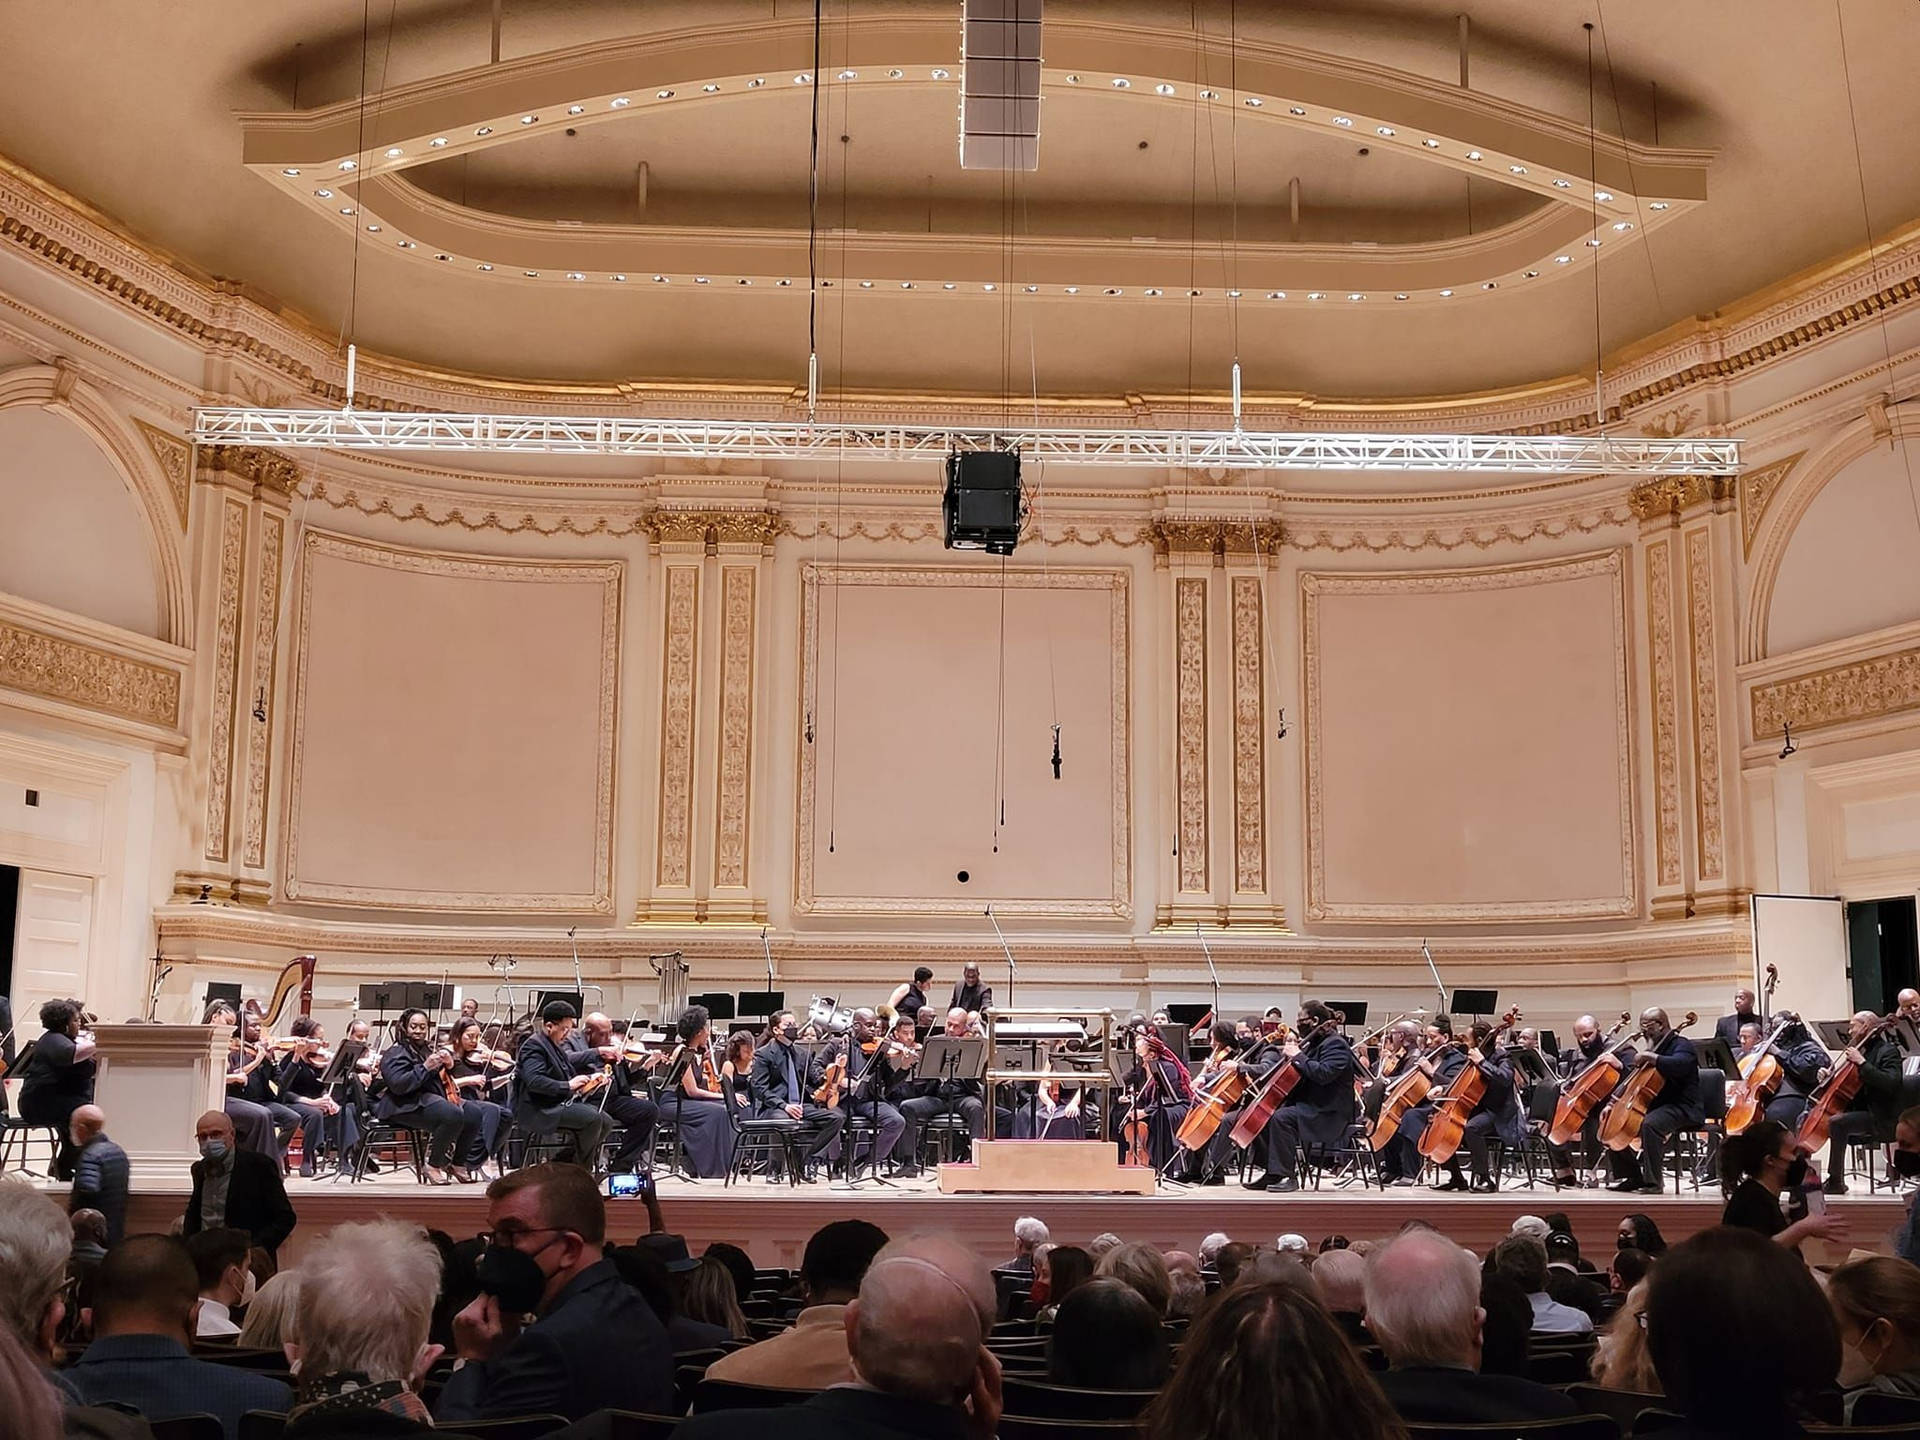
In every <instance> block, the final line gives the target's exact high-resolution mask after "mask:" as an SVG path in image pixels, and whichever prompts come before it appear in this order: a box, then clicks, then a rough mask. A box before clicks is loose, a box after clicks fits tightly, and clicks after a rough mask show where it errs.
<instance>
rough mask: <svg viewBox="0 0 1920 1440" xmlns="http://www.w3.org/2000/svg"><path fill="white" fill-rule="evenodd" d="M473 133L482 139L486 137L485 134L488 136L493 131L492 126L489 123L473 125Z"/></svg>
mask: <svg viewBox="0 0 1920 1440" xmlns="http://www.w3.org/2000/svg"><path fill="white" fill-rule="evenodd" d="M473 133H474V134H475V135H476V136H478V137H479V138H480V139H482V140H484V139H486V138H487V136H489V135H491V134H492V133H493V126H491V125H476V126H475V127H474V130H473Z"/></svg>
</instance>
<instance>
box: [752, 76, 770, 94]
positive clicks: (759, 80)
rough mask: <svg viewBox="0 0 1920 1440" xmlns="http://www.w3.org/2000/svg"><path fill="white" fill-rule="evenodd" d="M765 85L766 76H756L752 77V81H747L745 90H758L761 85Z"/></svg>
mask: <svg viewBox="0 0 1920 1440" xmlns="http://www.w3.org/2000/svg"><path fill="white" fill-rule="evenodd" d="M766 83H767V77H766V76H764V75H756V76H754V77H753V79H751V80H749V81H747V89H749V90H758V89H759V88H760V87H761V86H762V85H764V84H766Z"/></svg>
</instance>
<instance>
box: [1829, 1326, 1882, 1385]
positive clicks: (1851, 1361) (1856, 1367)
mask: <svg viewBox="0 0 1920 1440" xmlns="http://www.w3.org/2000/svg"><path fill="white" fill-rule="evenodd" d="M1871 1344H1872V1342H1871V1341H1869V1340H1868V1339H1867V1337H1866V1335H1864V1334H1863V1335H1861V1337H1860V1339H1859V1340H1858V1341H1852V1340H1848V1341H1844V1342H1842V1344H1841V1346H1840V1373H1839V1374H1838V1375H1837V1376H1835V1377H1834V1378H1835V1380H1836V1382H1837V1383H1838V1384H1839V1386H1840V1388H1841V1389H1842V1390H1850V1389H1853V1388H1854V1387H1856V1386H1860V1385H1865V1384H1866V1383H1867V1382H1868V1381H1869V1380H1871V1379H1873V1377H1874V1373H1875V1371H1874V1366H1875V1364H1876V1362H1877V1361H1878V1360H1879V1359H1881V1358H1884V1352H1882V1351H1878V1350H1876V1351H1875V1352H1874V1356H1873V1358H1871V1359H1870V1358H1868V1354H1867V1351H1868V1347H1869V1346H1870V1345H1871Z"/></svg>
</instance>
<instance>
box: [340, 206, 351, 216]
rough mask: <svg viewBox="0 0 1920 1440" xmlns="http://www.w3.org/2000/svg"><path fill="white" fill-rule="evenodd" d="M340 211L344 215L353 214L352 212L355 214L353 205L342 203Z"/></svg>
mask: <svg viewBox="0 0 1920 1440" xmlns="http://www.w3.org/2000/svg"><path fill="white" fill-rule="evenodd" d="M340 213H341V214H342V215H351V214H353V206H351V205H342V206H341V207H340Z"/></svg>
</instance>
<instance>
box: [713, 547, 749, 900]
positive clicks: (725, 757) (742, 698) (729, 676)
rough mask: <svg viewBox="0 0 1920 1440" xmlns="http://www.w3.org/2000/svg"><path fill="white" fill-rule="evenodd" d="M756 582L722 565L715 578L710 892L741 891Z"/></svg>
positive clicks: (744, 571)
mask: <svg viewBox="0 0 1920 1440" xmlns="http://www.w3.org/2000/svg"><path fill="white" fill-rule="evenodd" d="M757 579H758V571H757V570H756V569H755V567H753V566H751V565H728V566H726V567H725V568H724V569H723V570H722V571H721V572H720V776H719V794H718V796H717V803H716V804H715V807H714V808H715V812H716V815H717V824H716V827H715V833H714V842H713V883H714V884H715V885H716V886H720V885H728V886H735V887H740V888H744V887H745V886H746V883H747V847H748V843H749V835H750V830H749V825H748V817H749V814H750V804H749V802H750V799H751V794H750V789H749V787H750V784H751V781H752V776H753V652H754V644H753V631H754V588H755V582H756V581H757Z"/></svg>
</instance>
